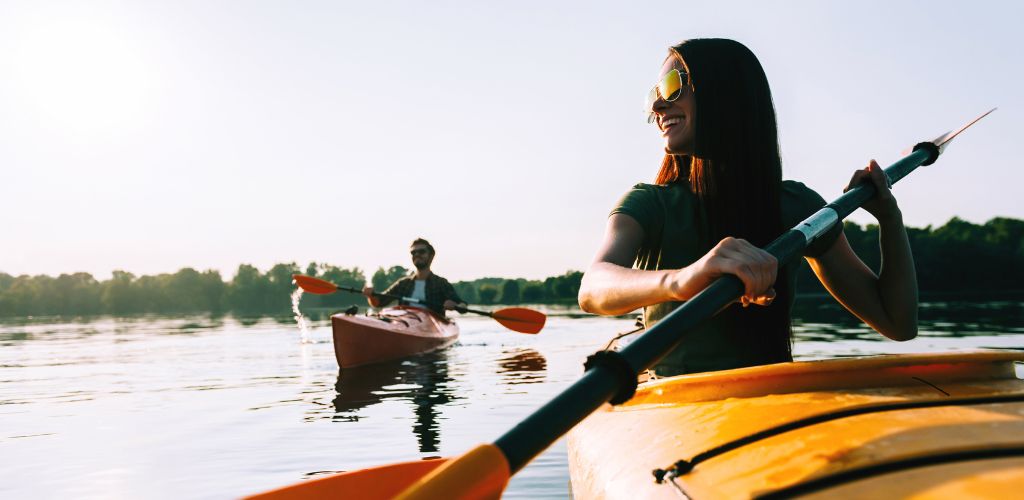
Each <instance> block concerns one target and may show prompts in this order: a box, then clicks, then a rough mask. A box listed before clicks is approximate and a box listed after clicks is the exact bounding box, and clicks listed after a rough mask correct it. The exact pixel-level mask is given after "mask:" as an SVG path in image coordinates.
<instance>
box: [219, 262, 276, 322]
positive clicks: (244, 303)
mask: <svg viewBox="0 0 1024 500" xmlns="http://www.w3.org/2000/svg"><path fill="white" fill-rule="evenodd" d="M267 285H268V283H267V282H266V281H264V279H263V275H262V274H260V270H259V269H256V268H255V267H253V266H251V265H249V264H242V265H240V266H238V271H236V272H235V277H234V278H232V279H231V284H230V285H229V286H228V295H227V299H228V300H227V302H228V307H229V308H231V310H233V311H237V312H242V313H246V314H252V313H258V312H262V311H264V310H265V307H264V303H263V297H264V294H265V290H266V288H267Z"/></svg>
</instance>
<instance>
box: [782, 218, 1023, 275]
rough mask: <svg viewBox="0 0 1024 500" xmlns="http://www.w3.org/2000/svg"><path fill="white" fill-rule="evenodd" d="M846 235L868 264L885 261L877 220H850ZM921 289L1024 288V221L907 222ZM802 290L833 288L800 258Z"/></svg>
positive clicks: (953, 219)
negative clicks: (861, 223) (912, 224)
mask: <svg viewBox="0 0 1024 500" xmlns="http://www.w3.org/2000/svg"><path fill="white" fill-rule="evenodd" d="M844 233H845V234H846V239H847V240H849V241H850V246H851V247H852V248H853V250H854V251H855V252H856V253H857V255H858V256H860V258H861V260H863V261H864V262H865V263H866V264H867V265H868V267H870V268H871V269H872V270H874V271H875V272H876V273H877V272H878V271H879V269H880V267H881V256H880V250H879V246H878V226H875V225H868V226H865V227H860V226H858V225H857V224H855V223H852V222H847V223H846V224H845V226H844ZM907 236H908V237H909V239H910V247H911V250H912V251H913V254H914V267H915V269H916V270H917V284H918V289H919V290H920V291H921V292H922V293H963V292H982V291H984V292H1019V291H1021V290H1024V221H1022V220H1018V219H1009V218H1002V217H999V218H995V219H992V220H990V221H988V222H986V223H985V224H972V223H970V222H967V221H964V220H961V219H959V218H956V217H954V218H952V219H950V221H949V222H947V223H946V224H945V225H943V226H942V227H940V228H938V229H932V228H931V226H928V227H925V228H923V229H918V228H908V229H907ZM801 267H802V269H800V272H799V274H798V281H797V292H799V293H828V292H826V291H825V289H824V287H822V286H821V283H820V282H818V279H817V278H816V277H815V276H814V273H813V272H811V270H810V267H808V266H807V265H806V264H803V263H801Z"/></svg>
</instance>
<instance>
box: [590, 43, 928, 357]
mask: <svg viewBox="0 0 1024 500" xmlns="http://www.w3.org/2000/svg"><path fill="white" fill-rule="evenodd" d="M645 112H646V113H648V121H650V122H652V123H656V125H657V126H658V128H659V130H660V131H661V135H662V137H664V140H665V158H664V160H663V162H662V164H661V169H660V170H659V172H658V175H657V177H656V178H655V183H654V184H637V185H635V186H633V188H632V189H630V190H629V191H628V192H627V193H626V194H625V195H624V196H623V197H622V198H621V199H620V200H619V202H618V204H617V205H616V206H615V207H614V208H613V209H612V211H611V215H610V216H609V218H608V223H607V226H606V231H605V237H604V240H603V242H602V244H601V246H600V248H599V249H598V251H597V255H596V257H595V258H594V261H593V262H592V263H591V265H590V268H589V269H588V270H587V271H586V273H585V274H584V276H583V282H582V285H581V287H580V293H579V302H580V307H581V308H583V309H584V310H585V311H588V312H592V313H597V314H607V315H621V314H626V313H628V312H630V311H633V310H635V309H638V308H640V307H643V308H644V318H645V324H646V325H647V327H650V326H652V325H653V324H654V323H656V322H657V321H658V320H659V319H661V318H663V317H664V316H665V315H667V314H668V313H669V312H671V311H672V310H673V309H674V308H676V307H677V306H678V305H679V304H680V303H681V302H684V301H686V300H688V299H690V298H691V297H693V296H694V295H696V294H697V293H698V292H700V291H701V290H703V289H704V288H705V287H706V286H708V285H709V284H711V283H712V282H713V281H714V280H715V279H716V278H718V277H719V276H721V275H723V274H733V275H736V276H737V277H739V279H740V280H742V281H743V284H744V286H745V289H746V290H745V294H744V295H743V297H741V299H740V301H739V302H738V303H735V304H733V305H731V306H729V307H728V308H726V309H725V310H723V311H722V312H721V313H719V314H718V315H717V316H715V317H714V318H712V319H711V320H709V321H706V322H705V323H704V324H702V325H701V326H700V327H698V328H696V329H694V330H693V331H691V332H690V333H689V334H688V335H687V336H686V337H685V340H683V343H682V344H680V346H679V347H677V348H676V349H675V350H674V351H673V352H672V353H670V354H669V355H667V356H666V357H665V358H663V359H662V360H661V361H659V363H658V364H657V365H656V366H655V367H654V370H655V374H657V375H659V376H671V375H678V374H682V373H694V372H704V371H713V370H724V369H730V368H739V367H744V366H753V365H762V364H768V363H777V362H785V361H791V360H792V353H791V346H790V342H791V341H790V310H791V308H792V305H793V300H794V288H795V285H796V271H797V267H798V266H797V264H792V265H788V266H785V267H783V268H781V269H779V268H778V263H777V262H776V260H775V258H774V257H773V256H771V255H770V254H769V253H767V252H765V251H763V250H761V249H760V248H759V247H763V246H765V245H766V244H768V243H769V242H771V241H772V240H773V239H774V238H775V237H777V236H779V235H780V234H782V233H783V231H785V230H786V229H788V228H791V227H794V226H796V225H797V224H798V223H800V221H802V220H804V219H805V218H806V217H808V216H810V215H811V214H812V213H814V212H815V211H817V210H818V209H820V208H821V207H822V206H824V205H825V201H824V199H822V197H821V196H820V195H818V193H816V192H814V191H813V190H811V189H810V188H808V187H807V186H805V185H803V184H801V183H799V182H795V181H783V180H782V161H781V158H780V153H779V143H778V133H777V129H776V123H775V110H774V107H773V104H772V97H771V91H770V89H769V86H768V80H767V78H766V76H765V74H764V70H763V69H762V67H761V64H760V62H758V60H757V57H756V56H755V55H754V54H753V53H752V52H751V51H750V50H749V49H747V47H745V46H743V45H742V44H740V43H738V42H735V41H732V40H723V39H696V40H689V41H686V42H683V43H681V44H679V45H677V46H674V47H672V48H671V49H670V50H669V56H668V57H667V58H666V60H665V63H664V65H663V66H662V68H661V73H660V76H659V77H658V83H657V84H656V85H655V86H654V88H653V89H652V90H651V93H650V95H649V98H648V105H647V108H646V109H645ZM862 182H871V183H873V184H874V186H875V188H876V189H877V194H876V196H875V198H874V199H872V200H871V201H869V202H867V203H865V204H864V206H863V208H864V209H865V210H867V211H868V212H870V213H871V214H872V215H873V216H874V217H875V218H876V219H877V220H878V225H879V228H880V229H879V239H880V245H881V253H882V262H884V265H883V266H882V268H881V272H880V273H879V274H875V272H873V271H872V270H871V269H870V268H868V266H866V265H865V264H864V263H863V262H862V261H861V260H860V258H859V257H857V255H856V254H855V253H854V252H853V249H852V248H850V244H849V242H848V241H847V240H846V237H845V235H844V234H843V231H842V225H841V224H837V225H836V227H834V228H833V229H832V230H831V231H829V232H828V233H827V234H826V235H825V236H823V237H821V238H819V239H818V240H816V241H815V242H814V243H813V244H812V245H810V246H809V247H808V248H807V250H806V251H805V254H804V256H805V258H806V259H807V261H808V262H809V263H810V265H811V268H812V269H813V270H814V272H815V274H816V275H817V276H818V279H819V280H821V282H822V284H824V285H825V288H827V289H828V290H829V292H830V293H831V294H832V295H833V296H834V297H835V298H836V299H837V300H838V301H839V302H840V303H841V304H843V306H845V307H846V308H847V309H848V310H849V311H850V312H852V313H853V314H855V315H856V316H857V317H859V318H860V319H861V320H863V321H864V322H865V323H867V324H868V325H869V326H871V327H872V328H874V329H875V330H877V331H878V332H880V333H881V334H882V335H884V336H886V337H888V338H890V339H893V340H900V341H902V340H910V339H912V338H914V337H915V336H916V335H917V277H916V275H915V272H914V261H913V257H912V255H911V253H910V243H909V241H908V239H907V232H906V229H905V228H904V226H903V217H902V213H901V212H900V209H899V206H898V205H897V203H896V199H895V198H894V197H893V195H892V193H891V192H890V191H889V186H888V185H887V180H886V177H885V174H884V173H883V172H882V169H881V168H880V167H879V166H878V164H877V163H875V161H874V160H872V161H871V162H870V163H869V165H868V166H867V168H864V169H862V170H857V171H856V172H854V174H853V177H852V178H851V179H850V182H849V184H848V185H847V189H849V188H851V187H852V186H855V185H857V184H860V183H862ZM751 304H753V305H755V306H757V307H747V306H749V305H751Z"/></svg>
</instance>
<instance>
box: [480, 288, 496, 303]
mask: <svg viewBox="0 0 1024 500" xmlns="http://www.w3.org/2000/svg"><path fill="white" fill-rule="evenodd" d="M477 295H478V296H479V297H480V303H481V304H493V303H494V301H495V299H497V298H498V287H496V286H494V285H482V286H481V287H480V289H479V290H477Z"/></svg>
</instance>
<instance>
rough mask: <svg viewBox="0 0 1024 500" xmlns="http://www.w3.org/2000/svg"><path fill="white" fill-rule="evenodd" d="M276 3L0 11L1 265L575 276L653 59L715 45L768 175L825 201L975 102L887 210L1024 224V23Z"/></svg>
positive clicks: (852, 10) (770, 6)
mask: <svg viewBox="0 0 1024 500" xmlns="http://www.w3.org/2000/svg"><path fill="white" fill-rule="evenodd" d="M892 3H896V2H892ZM636 4H639V2H637V3H636ZM298 5H300V3H296V2H283V1H279V2H254V1H234V2H228V1H222V2H209V1H176V2H143V1H123V2H114V1H93V2H41V1H26V2H20V1H10V0H3V1H2V2H0V234H2V236H0V271H4V272H7V273H11V274H23V273H28V274H36V273H46V274H53V275H55V274H59V273H62V272H74V271H87V272H91V273H94V274H95V275H97V277H100V278H105V277H107V276H109V273H110V271H111V270H113V269H125V270H128V271H131V272H134V273H136V274H152V273H159V272H173V271H176V270H177V269H179V268H182V267H185V266H191V267H196V268H199V269H206V268H215V269H219V270H221V272H223V273H224V274H225V276H230V275H232V274H233V272H234V269H235V268H236V267H237V266H238V264H240V263H251V264H254V265H256V266H258V267H260V268H262V269H266V268H267V267H269V266H270V265H272V264H273V263H276V262H288V261H298V262H299V263H300V264H301V265H305V263H307V262H309V261H311V260H315V261H318V262H323V261H326V262H329V263H333V264H337V265H342V266H345V267H350V266H359V267H362V268H363V269H364V270H368V271H369V272H372V271H373V270H374V269H376V267H377V266H381V265H384V266H389V265H393V264H402V265H408V253H407V250H408V243H409V242H410V241H411V240H412V239H413V238H415V237H417V236H423V237H426V238H428V239H430V240H431V241H432V242H433V243H434V245H435V246H436V247H437V248H438V252H439V253H438V257H437V260H436V261H435V266H434V268H435V270H436V271H437V272H438V273H439V274H441V275H444V276H446V277H448V278H450V279H472V278H477V277H482V276H508V277H513V276H515V277H528V278H541V277H545V276H550V275H555V274H561V273H562V272H564V271H565V270H567V269H583V268H585V267H586V265H587V263H588V262H589V261H590V259H591V257H592V254H593V252H594V251H595V250H596V248H597V244H598V241H599V239H600V238H601V235H602V232H603V228H604V222H605V217H606V214H607V212H608V210H609V209H610V208H611V207H612V205H613V204H614V202H615V201H616V200H617V199H618V197H619V196H620V195H621V194H622V193H623V192H625V191H626V190H627V189H628V188H629V187H630V186H631V185H632V184H634V183H636V182H650V181H651V180H652V179H653V176H654V173H655V172H656V170H657V167H658V162H659V160H660V158H661V147H662V146H661V140H660V138H659V137H658V134H657V132H656V131H655V130H654V129H653V127H652V126H649V125H647V124H646V122H645V120H644V117H643V115H642V113H641V112H640V108H641V105H642V102H643V97H644V95H645V93H646V92H647V90H648V89H649V88H650V86H651V85H652V84H653V83H654V82H653V81H654V78H655V77H656V76H657V73H658V70H659V68H660V65H661V61H662V59H663V58H664V57H665V55H666V53H667V52H666V49H667V47H668V46H669V45H672V44H674V43H676V42H678V41H680V40H683V39H687V38H697V37H714V36H718V37H728V38H734V39H737V40H740V41H742V42H743V43H745V44H746V45H747V46H749V47H750V48H751V49H752V50H753V51H754V52H755V53H756V54H757V55H758V56H759V58H760V59H761V62H762V64H763V65H764V66H765V70H766V72H767V73H768V78H769V81H770V82H771V84H772V88H773V92H774V97H775V104H776V109H777V112H778V118H779V129H780V134H781V142H782V148H783V160H784V172H785V176H786V177H787V178H791V179H797V180H801V181H803V182H805V183H806V184H808V185H809V186H811V187H812V188H814V189H816V190H818V191H819V192H820V193H821V194H822V195H823V196H824V197H825V198H826V199H830V198H833V197H835V196H836V195H838V194H839V193H840V190H841V188H842V187H843V185H845V183H846V181H847V179H848V178H849V176H850V174H851V173H852V171H853V169H855V168H859V167H861V166H863V164H865V163H866V162H867V160H868V159H869V158H872V157H874V158H876V159H878V160H879V162H880V163H882V164H883V166H884V165H887V164H889V163H891V162H892V161H894V160H896V159H897V158H898V157H899V152H900V151H902V150H903V149H904V148H905V147H907V146H909V145H912V144H914V143H916V142H919V141H921V140H926V139H931V138H933V137H935V136H937V135H939V134H941V133H943V132H945V131H947V130H949V129H951V128H955V127H957V126H959V125H960V124H961V123H962V122H964V121H966V120H967V119H969V118H972V117H973V116H975V115H977V114H979V113H981V112H982V111H985V110H987V109H989V108H991V107H993V106H999V108H1000V109H999V111H997V112H996V113H994V114H993V115H992V116H990V117H989V118H986V120H985V121H983V122H981V123H980V124H979V125H977V126H976V127H975V128H974V129H972V130H970V131H969V132H967V133H965V134H964V135H962V136H961V137H960V138H958V139H957V141H956V143H955V144H953V145H952V146H951V147H950V148H949V149H948V150H947V152H946V154H945V155H944V156H943V158H942V159H940V161H939V162H938V163H936V164H935V165H934V166H932V167H928V168H926V169H923V170H921V171H919V172H917V173H915V174H913V175H912V176H911V177H909V178H908V179H907V180H906V181H904V183H901V184H900V185H899V186H897V188H896V194H897V197H898V198H899V200H900V203H901V206H902V208H903V212H904V215H905V219H906V221H907V223H908V224H910V225H914V226H923V225H927V224H932V225H941V224H943V223H944V222H946V221H947V220H948V219H949V218H950V217H952V216H954V215H958V216H960V217H962V218H965V219H967V220H970V221H973V222H984V221H986V220H988V219H989V218H991V217H994V216H1010V217H1017V218H1024V203H1022V202H1021V200H1020V193H1021V187H1020V186H1021V181H1022V180H1024V174H1022V173H1021V172H1020V162H1019V160H1018V159H1017V156H1016V154H1015V153H1016V148H1015V147H1014V146H1013V144H1017V143H1019V139H1013V138H1014V137H1020V136H1022V135H1024V126H1022V125H1021V114H1020V110H1021V104H1022V97H1021V94H1022V93H1024V91H1022V90H1021V82H1022V81H1024V69H1022V68H1024V64H1022V63H1024V58H1022V56H1021V55H1020V53H1021V50H1022V49H1024V37H1022V36H1021V31H1020V27H1019V25H1020V20H1021V19H1024V7H1021V5H1024V4H1020V3H1017V2H1002V1H996V2H959V3H953V2H931V1H930V2H898V5H896V6H894V5H890V2H838V1H837V2H830V3H825V2H810V1H804V2H785V3H782V2H712V1H708V2H681V1H669V2H648V3H645V5H643V6H640V5H634V4H630V5H629V6H626V5H625V4H624V3H623V2H600V3H598V2H583V1H577V2H546V1H530V2H511V3H510V2H437V1H431V2H422V1H420V2H412V1H410V2H395V1H388V2H348V3H343V2H301V7H298ZM853 220H856V221H858V222H861V223H864V222H867V221H869V220H870V219H869V216H868V215H867V214H865V213H863V212H859V213H858V214H855V215H854V217H853Z"/></svg>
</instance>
